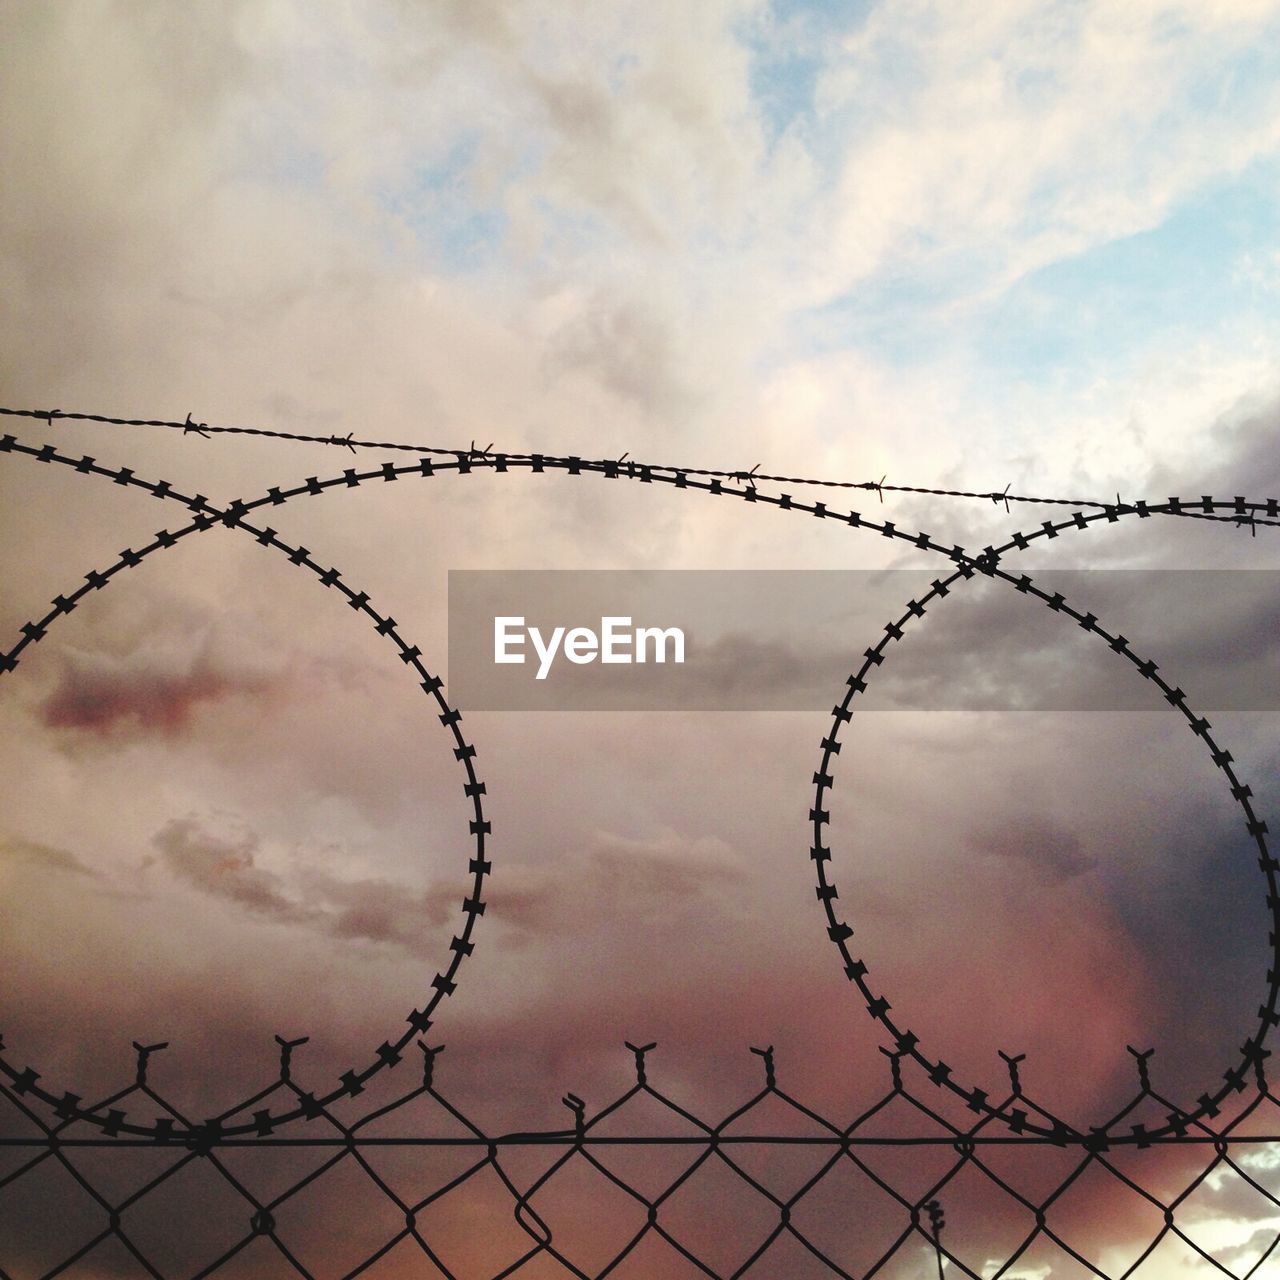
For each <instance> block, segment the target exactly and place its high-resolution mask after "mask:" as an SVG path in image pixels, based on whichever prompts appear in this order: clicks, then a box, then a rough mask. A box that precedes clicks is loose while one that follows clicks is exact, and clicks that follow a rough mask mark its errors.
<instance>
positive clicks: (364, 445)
mask: <svg viewBox="0 0 1280 1280" xmlns="http://www.w3.org/2000/svg"><path fill="white" fill-rule="evenodd" d="M0 416H5V417H11V418H32V419H38V420H41V421H44V422H47V423H48V424H49V425H50V426H52V425H53V424H54V423H55V422H58V421H68V422H95V423H99V424H103V425H107V426H117V427H160V428H164V429H167V430H172V431H181V432H182V433H183V435H198V436H201V437H203V438H205V439H208V438H210V437H212V436H215V435H228V436H257V437H260V438H263V439H268V440H282V441H286V442H291V443H294V444H321V445H331V446H334V447H337V448H340V449H349V450H350V451H351V452H352V453H355V452H356V451H357V450H359V449H378V450H383V451H387V450H390V451H393V452H404V453H417V454H423V455H426V456H430V457H448V458H459V459H461V458H464V457H465V458H469V459H478V458H486V457H489V456H501V457H502V458H504V459H506V461H507V462H508V463H532V462H535V461H536V462H539V463H546V464H547V465H550V466H565V465H567V464H569V463H574V462H578V463H580V462H583V460H582V459H581V458H578V457H574V456H572V455H558V454H539V453H505V452H503V453H500V454H498V455H494V454H493V442H490V443H489V444H488V445H486V446H485V447H484V448H482V449H478V448H477V447H476V443H475V441H474V440H472V441H471V442H470V444H469V445H468V447H467V448H466V449H459V448H457V447H449V446H442V445H427V444H408V443H405V442H403V441H397V440H363V439H361V440H357V439H355V437H354V432H351V431H348V432H347V434H346V435H342V436H340V435H337V434H330V435H327V436H321V435H307V434H304V433H300V432H294V431H278V430H274V429H271V428H267V427H237V426H219V425H216V424H215V425H211V424H209V423H207V422H196V421H194V420H193V419H192V416H191V414H190V413H188V414H187V416H186V418H185V419H184V420H183V421H181V422H178V421H177V420H175V419H169V418H113V417H109V416H107V415H105V414H100V413H75V412H65V411H63V410H62V409H11V408H0ZM613 464H616V465H617V466H618V467H622V466H623V465H624V464H625V465H626V466H627V467H628V473H629V474H630V475H632V476H634V475H636V474H638V472H639V471H648V472H650V473H659V472H660V473H663V474H665V475H671V476H674V475H684V476H700V477H706V478H710V477H716V478H719V479H721V480H733V481H736V482H739V483H742V484H747V485H755V484H756V483H757V482H760V483H766V482H771V483H775V484H798V485H810V486H814V487H818V488H826V489H863V490H868V491H871V492H874V493H876V494H878V495H879V497H880V499H881V501H883V500H884V495H885V494H886V493H903V494H919V495H923V496H926V497H933V498H977V499H981V500H984V501H988V502H991V503H994V504H996V505H999V504H1000V503H1003V504H1004V509H1005V510H1006V511H1009V510H1010V504H1011V503H1014V502H1020V503H1027V504H1037V505H1040V506H1059V507H1079V508H1083V509H1085V510H1094V509H1096V510H1101V509H1104V508H1106V507H1107V506H1108V505H1116V506H1119V505H1121V502H1120V496H1119V494H1117V495H1116V502H1115V504H1108V503H1105V502H1099V501H1096V500H1094V499H1090V498H1046V497H1034V496H1031V495H1029V494H1019V493H1010V492H1009V489H1010V488H1011V485H1010V484H1006V485H1005V487H1004V488H1003V489H1002V490H996V489H989V490H972V489H943V488H937V487H932V486H926V485H910V484H888V483H887V480H888V476H887V475H884V476H881V478H880V479H879V480H829V479H818V478H814V477H811V476H788V475H778V474H774V473H770V472H761V471H760V465H761V464H759V463H757V464H756V465H755V466H753V467H752V468H751V469H750V470H749V471H748V470H744V469H742V468H738V469H736V470H725V469H717V468H713V467H690V466H682V465H675V464H671V463H648V462H639V461H633V460H630V450H627V451H624V452H623V454H622V456H621V457H619V458H617V459H591V460H588V461H587V462H586V463H585V465H589V466H605V465H613ZM1153 514H1173V515H1178V516H1182V517H1190V518H1193V519H1207V520H1220V521H1223V522H1226V523H1233V522H1236V521H1235V520H1234V517H1231V516H1225V517H1224V516H1215V515H1212V514H1209V513H1205V512H1196V511H1190V510H1184V511H1173V512H1153ZM1276 515H1277V513H1276V512H1275V511H1272V512H1271V516H1272V517H1275V516H1276ZM1248 524H1249V525H1250V527H1251V528H1252V527H1256V525H1257V524H1275V525H1280V519H1267V518H1265V517H1263V518H1260V519H1258V518H1255V519H1253V520H1249V521H1248Z"/></svg>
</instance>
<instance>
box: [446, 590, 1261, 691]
mask: <svg viewBox="0 0 1280 1280" xmlns="http://www.w3.org/2000/svg"><path fill="white" fill-rule="evenodd" d="M1028 572H1029V573H1031V575H1032V577H1033V578H1035V580H1036V581H1037V583H1039V585H1040V586H1042V587H1043V588H1044V589H1046V590H1049V591H1059V592H1061V593H1062V594H1063V595H1064V596H1065V597H1066V599H1067V600H1068V601H1069V602H1071V603H1072V604H1073V605H1075V606H1076V608H1078V609H1081V610H1082V611H1088V612H1092V613H1094V614H1095V615H1097V617H1098V618H1099V619H1100V620H1101V621H1102V623H1103V624H1104V625H1106V626H1107V627H1108V628H1109V629H1110V630H1112V631H1121V632H1123V633H1124V635H1125V636H1127V637H1128V639H1129V641H1130V643H1131V644H1132V647H1133V648H1134V649H1135V650H1137V651H1139V652H1142V653H1144V654H1149V655H1150V656H1151V657H1152V658H1153V659H1154V660H1155V661H1156V662H1157V663H1158V665H1159V667H1160V669H1161V670H1162V671H1164V672H1166V673H1167V674H1168V676H1169V678H1171V679H1173V680H1175V681H1176V683H1177V684H1178V685H1179V686H1180V687H1181V688H1182V689H1183V690H1184V691H1185V692H1186V695H1187V700H1188V703H1189V705H1192V706H1194V707H1195V708H1196V709H1197V710H1198V711H1199V712H1201V713H1203V712H1206V711H1270V710H1276V709H1278V708H1280V573H1277V572H1273V571H1269V570H1216V569H1206V570H1136V569H1135V570H1128V569H1126V570H1096V569H1092V570H1044V571H1034V570H1028ZM937 577H938V574H937V572H936V571H935V572H927V571H917V570H888V571H867V570H813V571H805V570H495V571H488V570H453V571H451V572H450V573H449V673H448V681H449V695H450V700H451V701H452V702H453V704H454V705H455V706H458V707H459V708H461V709H462V710H464V711H469V710H472V711H485V710H489V711H494V710H511V711H555V710H561V711H574V710H576V711H643V710H649V711H677V710H722V711H770V710H772V711H811V710H820V711H827V710H830V708H831V705H832V703H833V702H835V701H838V700H839V698H840V697H841V696H843V692H844V687H845V681H846V679H847V677H848V675H849V673H850V672H851V671H853V670H854V669H855V668H856V667H857V666H858V665H860V663H861V660H862V654H863V653H864V651H865V650H866V648H867V647H868V646H869V645H871V644H874V643H875V642H876V641H877V640H879V639H880V637H881V636H882V635H883V633H884V628H885V624H886V623H888V622H890V621H892V620H895V619H897V618H899V617H900V616H901V614H902V612H903V610H904V608H905V606H906V604H907V602H908V601H911V600H914V599H917V598H919V597H921V596H923V595H925V594H926V593H927V592H928V591H929V588H930V584H931V583H932V582H933V581H934V580H935V579H936V578H937ZM1163 705H1164V703H1163V700H1162V699H1161V698H1160V697H1159V695H1158V692H1157V691H1156V690H1154V689H1153V688H1151V687H1149V686H1148V685H1147V682H1145V681H1142V680H1140V679H1137V678H1136V677H1135V676H1134V673H1133V671H1132V670H1131V668H1130V666H1129V664H1128V663H1127V662H1126V661H1124V660H1123V659H1121V658H1119V657H1117V655H1115V654H1113V653H1111V652H1110V651H1109V650H1108V649H1107V648H1106V647H1105V646H1104V645H1102V644H1100V643H1099V642H1098V640H1097V639H1096V637H1090V636H1088V635H1086V634H1085V633H1083V632H1081V631H1080V630H1079V628H1077V627H1076V626H1074V625H1073V624H1072V623H1071V621H1070V619H1068V618H1065V617H1063V616H1062V615H1057V614H1054V613H1052V612H1051V611H1049V610H1047V609H1046V608H1045V607H1044V606H1043V604H1041V603H1040V602H1038V601H1037V600H1035V599H1034V598H1029V597H1027V596H1024V595H1021V594H1019V593H1018V592H1016V591H1014V590H1011V589H1010V587H1009V586H1008V584H1007V583H1003V582H999V581H991V580H988V579H985V578H981V577H978V578H975V579H973V580H971V581H968V582H964V581H961V582H958V583H956V584H955V586H954V587H953V589H952V592H951V594H950V595H949V596H948V597H947V598H946V599H945V600H938V601H934V602H933V603H932V604H931V605H930V606H929V609H928V611H927V613H926V614H925V616H924V617H923V618H922V619H921V620H920V621H919V622H917V623H915V624H914V625H913V626H912V627H911V628H910V630H909V631H908V633H907V634H906V636H905V638H904V639H903V640H902V641H901V642H899V643H898V644H895V645H894V646H893V647H892V649H891V651H890V654H889V660H888V661H886V662H885V664H884V666H883V667H882V668H881V669H879V670H878V671H877V672H876V678H875V680H874V683H872V684H871V686H870V688H869V690H868V692H867V694H866V696H865V697H863V698H860V699H859V710H896V711H957V710H962V711H1010V710H1027V711H1031V710H1041V711H1149V710H1155V709H1158V708H1159V707H1161V706H1163Z"/></svg>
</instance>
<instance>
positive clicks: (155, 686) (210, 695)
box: [39, 650, 271, 738]
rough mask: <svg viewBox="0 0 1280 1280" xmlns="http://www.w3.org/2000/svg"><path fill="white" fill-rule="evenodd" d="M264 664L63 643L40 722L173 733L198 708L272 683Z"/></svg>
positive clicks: (130, 733)
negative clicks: (99, 649)
mask: <svg viewBox="0 0 1280 1280" xmlns="http://www.w3.org/2000/svg"><path fill="white" fill-rule="evenodd" d="M270 684H271V678H270V677H269V676H268V675H267V674H266V673H265V672H262V671H255V670H251V669H247V668H245V667H238V668H237V667H236V666H234V665H231V664H229V663H228V662H226V661H225V660H223V659H220V658H219V657H218V656H216V655H215V654H213V653H210V652H209V651H208V650H204V651H201V652H197V653H195V654H190V655H179V654H174V653H172V652H163V651H162V652H156V651H154V650H152V651H150V652H147V651H135V652H134V653H132V654H128V655H125V656H116V655H113V654H109V653H103V652H77V651H75V650H64V651H63V660H62V670H61V672H60V674H59V676H58V679H57V682H56V684H55V685H54V687H53V689H52V690H51V691H50V692H49V694H48V695H47V697H46V698H45V700H44V702H43V703H42V705H41V707H40V713H39V714H40V719H41V721H42V722H43V723H44V724H45V726H46V727H48V728H50V729H55V730H71V731H74V732H79V733H83V734H90V735H95V736H99V737H114V738H120V737H123V738H133V737H142V736H150V735H157V736H160V737H165V736H174V735H177V734H180V733H182V732H184V731H185V730H186V729H188V728H189V727H190V725H191V721H192V718H193V717H194V716H195V715H196V714H197V713H198V711H199V710H200V709H201V708H203V707H206V706H209V705H211V704H213V703H217V702H223V701H226V700H228V699H230V698H234V697H238V696H245V695H257V694H261V693H262V692H264V691H265V690H266V689H267V688H268V687H270Z"/></svg>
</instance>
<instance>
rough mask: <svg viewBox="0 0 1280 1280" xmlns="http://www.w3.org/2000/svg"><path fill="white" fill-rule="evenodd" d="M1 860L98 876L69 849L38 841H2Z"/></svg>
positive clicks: (32, 866) (13, 838) (14, 838)
mask: <svg viewBox="0 0 1280 1280" xmlns="http://www.w3.org/2000/svg"><path fill="white" fill-rule="evenodd" d="M0 860H2V861H5V862H10V863H22V864H24V865H26V866H28V867H31V868H33V869H40V870H45V871H56V872H62V873H65V874H70V875H76V876H94V877H96V876H97V874H98V873H97V872H96V871H94V870H93V868H92V867H89V866H87V865H86V864H85V863H84V862H82V861H81V860H80V859H79V858H78V857H77V856H76V855H75V854H74V853H72V852H70V851H69V850H67V849H59V848H55V847H54V846H53V845H48V844H41V843H40V842H39V841H38V840H22V839H19V838H18V837H16V836H10V837H8V838H7V839H3V840H0Z"/></svg>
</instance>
